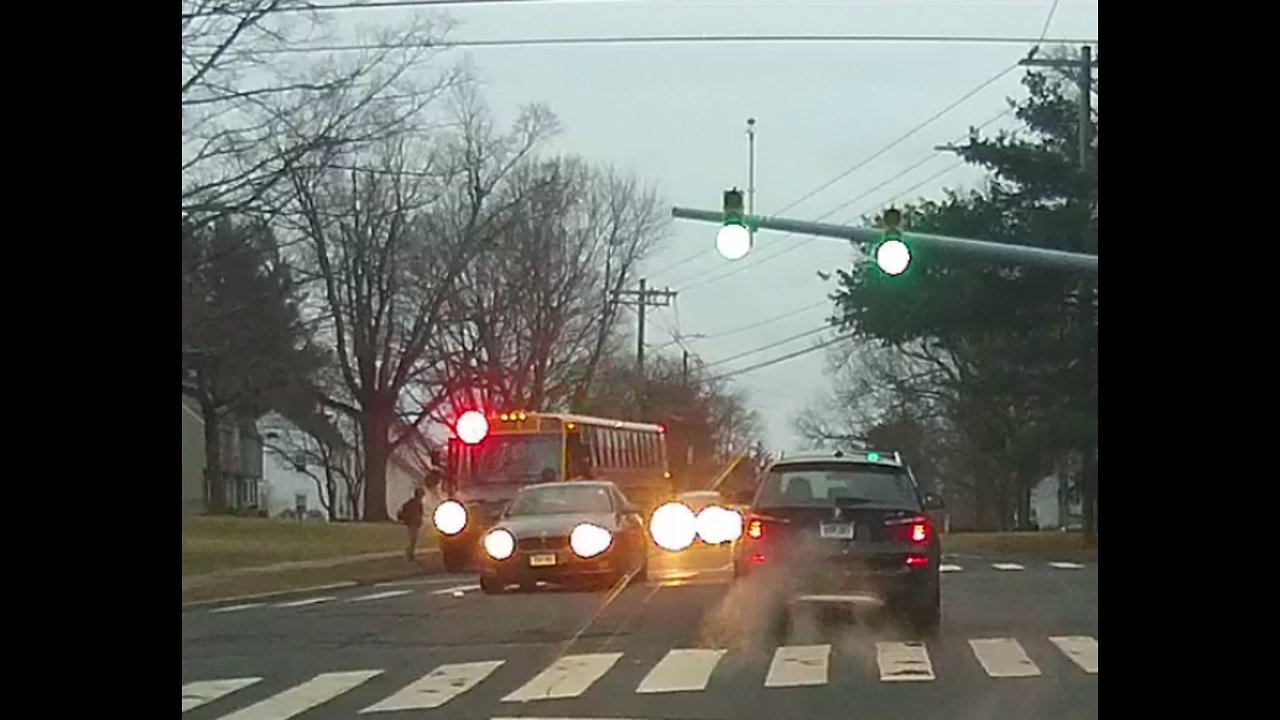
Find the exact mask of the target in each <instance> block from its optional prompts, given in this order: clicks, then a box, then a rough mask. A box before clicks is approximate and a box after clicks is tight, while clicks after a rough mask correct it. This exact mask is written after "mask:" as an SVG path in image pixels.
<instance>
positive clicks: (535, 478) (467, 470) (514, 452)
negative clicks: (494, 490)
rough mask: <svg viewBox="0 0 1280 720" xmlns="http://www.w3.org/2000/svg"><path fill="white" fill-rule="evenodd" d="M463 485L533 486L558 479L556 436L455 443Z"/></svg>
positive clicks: (557, 440) (558, 456)
mask: <svg viewBox="0 0 1280 720" xmlns="http://www.w3.org/2000/svg"><path fill="white" fill-rule="evenodd" d="M458 451H461V454H460V455H456V456H455V457H457V458H458V468H457V477H458V479H459V480H461V481H462V482H463V483H520V484H527V483H534V482H547V481H549V480H559V479H560V478H561V477H562V473H561V469H560V436H559V435H490V436H489V437H487V438H485V439H484V441H483V442H481V443H480V444H479V445H475V446H466V445H462V444H460V443H459V444H458V445H457V446H456V448H455V452H458Z"/></svg>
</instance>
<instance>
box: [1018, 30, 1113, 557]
mask: <svg viewBox="0 0 1280 720" xmlns="http://www.w3.org/2000/svg"><path fill="white" fill-rule="evenodd" d="M1020 64H1021V65H1025V66H1028V67H1046V68H1053V69H1056V70H1068V71H1074V73H1073V74H1074V75H1075V81H1076V89H1077V91H1078V92H1079V95H1080V100H1079V117H1078V121H1077V130H1076V132H1077V137H1076V144H1077V145H1078V152H1077V157H1076V165H1077V167H1076V170H1077V172H1078V173H1079V175H1080V206H1081V231H1080V232H1081V242H1080V245H1081V248H1082V250H1083V251H1084V252H1085V253H1091V254H1094V255H1096V254H1097V252H1098V248H1097V241H1096V239H1095V238H1094V236H1093V233H1092V232H1090V226H1091V224H1092V222H1091V221H1092V219H1093V203H1092V197H1090V191H1089V189H1090V183H1089V179H1088V174H1089V169H1090V168H1089V147H1090V144H1091V142H1092V139H1093V122H1092V120H1093V117H1092V115H1093V70H1094V68H1096V67H1097V66H1098V63H1097V61H1096V60H1094V59H1093V48H1092V47H1090V46H1088V45H1085V46H1084V47H1082V48H1080V57H1079V58H1077V59H1074V60H1072V59H1065V60H1047V59H1046V60H1039V59H1035V58H1027V59H1026V60H1023V61H1022V62H1021V63H1020ZM1095 284H1096V283H1095V281H1092V280H1088V279H1086V280H1085V281H1084V282H1082V283H1081V284H1080V300H1079V308H1078V310H1079V315H1078V317H1077V320H1078V323H1079V326H1080V330H1081V337H1082V340H1083V348H1082V357H1081V360H1082V362H1081V363H1080V368H1081V371H1082V376H1083V378H1084V380H1085V382H1086V383H1092V382H1093V378H1094V377H1095V375H1096V373H1097V368H1096V367H1095V366H1094V362H1093V349H1094V347H1095V339H1094V338H1095V333H1096V328H1097V319H1096V318H1095V317H1094V312H1093V299H1094V293H1095V292H1096V287H1095ZM1080 454H1081V458H1080V459H1081V465H1082V468H1081V473H1080V480H1081V488H1080V489H1081V493H1080V494H1081V505H1082V507H1081V510H1082V511H1083V514H1084V533H1085V539H1086V540H1087V541H1094V540H1095V539H1096V537H1097V532H1098V517H1097V499H1098V457H1097V454H1098V441H1097V438H1096V437H1094V436H1093V434H1092V433H1090V434H1088V436H1087V437H1086V438H1085V439H1084V442H1082V443H1081V446H1080Z"/></svg>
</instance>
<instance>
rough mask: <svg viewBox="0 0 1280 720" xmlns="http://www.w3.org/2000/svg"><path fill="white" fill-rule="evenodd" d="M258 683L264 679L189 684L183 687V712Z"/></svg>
mask: <svg viewBox="0 0 1280 720" xmlns="http://www.w3.org/2000/svg"><path fill="white" fill-rule="evenodd" d="M258 682H262V678H257V677H251V678H231V679H229V680H204V681H200V682H193V683H187V684H186V685H183V686H182V712H186V711H188V710H192V709H194V708H198V707H200V706H201V705H207V704H209V703H211V702H213V701H214V700H217V699H218V698H220V697H223V696H225V695H230V694H231V693H233V692H235V691H237V690H242V689H244V688H247V687H249V686H250V685H253V684H254V683H258Z"/></svg>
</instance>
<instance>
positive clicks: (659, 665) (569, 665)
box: [182, 635, 1098, 720]
mask: <svg viewBox="0 0 1280 720" xmlns="http://www.w3.org/2000/svg"><path fill="white" fill-rule="evenodd" d="M967 642H968V647H969V650H970V651H971V659H970V660H969V661H970V662H975V663H976V664H977V665H978V666H980V667H981V668H982V670H983V672H984V673H985V675H986V676H987V677H988V678H992V679H993V680H997V679H999V680H1000V681H1003V680H1002V679H1004V678H1037V677H1041V676H1043V674H1044V673H1043V671H1042V670H1041V668H1040V667H1039V666H1037V665H1036V663H1035V662H1034V661H1032V659H1031V657H1030V656H1029V655H1028V654H1027V649H1026V648H1025V647H1024V645H1023V642H1026V640H1024V641H1022V642H1020V641H1019V640H1017V639H1015V638H1010V637H1004V638H971V639H968V641H967ZM1032 644H1033V645H1034V646H1035V647H1032V649H1033V650H1035V651H1036V652H1037V653H1038V654H1039V655H1043V654H1044V653H1046V652H1053V651H1057V652H1060V653H1061V654H1062V656H1064V657H1066V658H1067V659H1068V660H1070V661H1071V663H1073V664H1074V665H1075V666H1076V667H1078V668H1079V669H1080V670H1082V671H1083V673H1084V674H1083V675H1080V676H1081V677H1083V676H1084V675H1088V676H1097V674H1098V640H1097V638H1096V637H1092V636H1084V635H1056V636H1051V637H1047V638H1040V639H1036V640H1034V642H1033V643H1032ZM871 645H874V649H875V658H876V666H877V673H878V678H877V676H876V675H873V676H872V677H873V678H877V679H878V680H879V682H883V683H903V682H908V683H910V682H925V683H928V682H935V681H937V680H938V679H939V676H940V675H941V676H942V677H943V678H945V677H946V675H947V673H948V672H949V669H950V668H949V667H948V666H947V665H943V666H942V667H940V668H939V667H937V666H936V665H935V663H936V662H937V659H936V658H934V657H932V656H931V655H930V651H929V643H926V642H889V641H878V642H874V643H873V642H871V641H868V647H867V648H865V649H863V648H857V647H847V646H845V645H843V644H842V645H840V647H839V650H838V651H836V650H833V646H832V645H784V646H782V647H778V648H776V649H775V650H774V651H773V654H772V658H771V660H770V663H769V666H768V669H767V671H766V670H765V669H764V668H763V667H759V669H758V670H757V671H754V672H759V673H761V674H763V675H764V677H761V676H760V675H754V676H752V679H751V680H749V681H748V683H749V684H751V685H754V686H755V687H758V688H759V687H763V688H767V689H772V688H806V687H809V688H812V687H818V686H832V685H839V684H840V683H841V679H840V677H839V673H849V672H859V673H863V672H866V671H865V670H861V669H858V670H854V669H851V668H855V667H856V668H863V667H865V666H864V665H863V664H862V662H861V660H858V661H856V662H855V663H854V664H852V665H851V664H849V656H853V657H857V658H862V657H865V656H866V653H867V650H869V649H870V646H871ZM729 652H730V651H728V650H723V649H713V648H675V649H671V650H668V651H667V652H666V653H665V654H664V655H663V656H662V657H661V658H659V659H658V660H657V661H656V662H655V663H654V664H653V665H652V667H649V668H647V669H645V668H639V667H637V666H636V664H635V663H634V662H627V663H619V661H620V660H621V659H622V658H623V657H624V653H622V652H602V653H589V654H579V655H566V656H564V657H561V658H559V659H556V660H554V661H552V662H551V663H550V664H549V665H543V666H542V667H541V668H539V667H537V666H534V667H530V668H529V670H530V674H531V675H532V677H528V676H526V677H528V679H524V680H521V682H522V683H523V684H520V685H519V686H518V687H516V689H515V690H511V691H510V692H508V694H507V695H506V696H504V697H502V698H501V701H502V702H504V703H528V702H536V701H539V700H555V699H561V700H563V699H571V698H577V697H581V696H582V695H584V694H586V693H587V692H588V691H590V690H591V689H592V688H593V687H594V686H595V685H596V684H597V683H598V682H599V681H600V680H601V679H602V678H604V677H605V676H606V675H608V674H610V673H611V672H627V673H629V672H635V673H636V675H637V676H638V675H640V672H641V671H643V673H644V674H643V679H641V680H640V681H639V684H638V685H636V686H635V692H636V693H637V694H641V695H656V694H663V693H697V692H708V691H709V690H711V691H714V690H715V688H716V687H717V686H716V685H714V684H713V683H712V680H713V679H714V677H715V675H716V672H717V669H718V668H720V667H721V666H722V665H723V664H724V661H725V660H726V657H727V656H728V653H729ZM833 652H838V653H839V654H840V655H841V656H842V657H844V659H843V660H837V662H838V664H837V665H836V667H837V668H838V675H837V677H835V678H832V677H831V667H832V654H833ZM947 657H948V659H949V662H951V663H954V662H956V661H957V656H955V655H948V656H947ZM634 659H635V658H634V657H633V658H631V660H632V661H634ZM512 662H513V661H512V660H511V659H509V658H508V659H492V660H482V661H474V662H462V663H452V664H444V665H439V666H438V667H436V668H435V669H434V670H432V671H431V672H429V673H427V674H426V675H424V676H422V677H420V678H419V679H417V680H415V681H413V682H411V683H409V684H408V685H404V686H402V687H400V688H399V689H396V688H395V687H390V688H381V687H378V688H376V689H377V691H378V692H383V691H386V692H389V693H390V694H389V695H385V696H382V697H381V699H379V698H378V697H368V698H365V699H362V700H361V702H363V703H365V707H364V709H363V710H361V711H360V713H361V714H374V713H383V712H394V711H403V710H419V711H421V710H431V709H435V708H440V707H444V706H446V705H449V704H450V703H451V702H454V701H457V700H458V699H459V698H460V697H461V696H463V695H464V694H466V695H469V696H477V695H480V696H483V697H484V698H485V699H486V700H493V699H494V698H496V697H497V696H498V694H499V693H501V692H506V691H508V690H509V689H510V687H511V686H510V685H507V686H506V687H502V685H506V683H507V682H509V679H510V674H509V673H504V675H506V677H507V678H508V679H503V680H495V678H494V676H495V674H496V671H497V670H498V669H499V668H501V667H503V666H505V665H507V664H509V663H512ZM544 662H545V661H544ZM742 672H743V671H742V669H741V668H740V667H738V668H735V669H733V670H729V671H727V673H728V674H731V675H736V676H738V677H741V673H742ZM1075 672H1077V673H1078V672H1079V671H1075ZM382 673H383V671H382V670H372V669H371V670H359V671H354V672H335V673H325V674H321V675H317V676H316V677H314V678H312V679H310V680H307V681H305V682H302V683H300V684H298V685H296V686H294V687H292V688H290V689H286V690H284V691H283V692H280V693H277V694H275V695H273V696H271V697H268V698H266V699H265V700H261V701H259V702H257V703H255V704H253V705H249V706H248V707H245V708H243V709H240V710H238V711H236V712H233V713H232V714H230V715H226V716H224V717H223V718H221V720H287V719H288V718H292V717H294V716H295V715H298V714H300V713H302V712H305V711H307V710H309V709H311V708H313V707H316V706H318V705H321V704H323V703H326V702H328V701H330V700H333V699H335V698H337V697H338V696H340V695H343V694H344V693H347V692H350V691H352V690H354V689H356V688H357V687H359V686H361V685H364V684H365V683H367V682H369V681H370V680H372V679H373V678H376V677H378V676H379V675H381V674H382ZM534 673H536V674H534ZM499 677H501V675H499ZM261 680H262V678H258V677H241V678H232V679H210V680H201V681H197V682H190V683H187V684H185V685H183V686H182V710H183V712H184V713H185V712H187V711H188V710H191V709H193V708H196V707H200V706H203V705H206V704H209V703H212V702H214V701H221V702H231V701H233V700H234V698H235V697H236V693H237V691H239V690H242V689H244V688H247V687H249V686H251V685H254V684H256V683H258V682H261ZM495 683H499V684H495ZM380 684H385V683H380ZM486 688H487V689H486ZM374 690H375V687H374V684H372V683H371V684H370V687H369V688H368V690H367V691H366V690H361V691H360V692H361V693H362V695H363V694H370V695H371V694H372V693H373V692H374ZM770 691H772V690H770ZM610 692H611V693H614V692H617V686H616V684H614V685H612V686H610ZM224 698H225V699H224ZM374 701H376V702H374ZM371 702H372V703H373V704H368V703H371Z"/></svg>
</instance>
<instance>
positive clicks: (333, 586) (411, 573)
mask: <svg viewBox="0 0 1280 720" xmlns="http://www.w3.org/2000/svg"><path fill="white" fill-rule="evenodd" d="M439 552H440V551H439V550H437V549H436V548H426V549H423V550H419V551H418V554H419V555H434V554H437V553H439ZM395 555H396V553H392V554H390V555H388V557H394V556H395ZM365 559H370V558H369V557H368V556H363V557H358V558H354V559H352V560H351V561H350V563H335V564H334V565H332V566H330V567H339V566H341V565H345V564H355V563H358V562H361V561H363V560H365ZM375 559H376V558H375ZM307 567H309V566H306V565H303V566H300V568H301V569H305V568H307ZM300 568H299V567H298V566H295V567H284V568H272V570H291V569H300ZM264 572H265V571H264ZM253 574H257V573H253ZM421 574H423V573H422V571H421V570H406V571H405V572H404V573H397V574H393V575H389V576H387V577H384V578H379V579H377V580H372V579H370V580H363V581H357V580H342V581H339V582H335V583H326V584H324V585H309V586H307V587H299V588H289V589H284V590H271V591H268V592H261V593H252V594H248V595H231V596H227V597H217V598H209V599H207V600H189V601H187V602H184V603H182V608H183V609H184V610H186V609H188V608H196V607H201V606H205V605H216V604H218V603H227V602H236V601H243V600H261V599H264V598H273V597H279V596H281V595H294V594H300V593H309V592H322V591H325V590H340V589H345V588H352V587H359V586H363V585H375V584H377V583H380V582H389V581H393V580H403V579H404V578H408V577H415V576H418V575H421ZM426 574H428V575H434V574H437V573H435V572H427V573H426Z"/></svg>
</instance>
